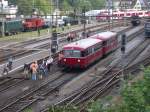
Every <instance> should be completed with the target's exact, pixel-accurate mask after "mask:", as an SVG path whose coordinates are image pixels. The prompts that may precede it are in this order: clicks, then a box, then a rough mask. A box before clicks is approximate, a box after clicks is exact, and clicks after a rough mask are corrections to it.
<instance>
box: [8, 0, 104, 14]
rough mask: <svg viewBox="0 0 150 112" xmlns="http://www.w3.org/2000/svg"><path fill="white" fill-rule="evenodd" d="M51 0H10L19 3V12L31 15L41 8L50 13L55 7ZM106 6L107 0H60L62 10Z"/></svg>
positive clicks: (43, 11)
mask: <svg viewBox="0 0 150 112" xmlns="http://www.w3.org/2000/svg"><path fill="white" fill-rule="evenodd" d="M50 1H51V0H9V3H10V4H14V5H18V8H19V14H24V15H30V14H31V13H32V9H33V8H35V9H39V13H43V14H49V13H50V11H51V9H52V8H54V5H56V4H55V0H53V4H51V3H50ZM104 6H105V0H59V7H60V8H61V10H62V11H73V10H74V9H76V10H80V11H81V10H82V9H83V8H84V7H85V8H86V10H91V9H102V8H104Z"/></svg>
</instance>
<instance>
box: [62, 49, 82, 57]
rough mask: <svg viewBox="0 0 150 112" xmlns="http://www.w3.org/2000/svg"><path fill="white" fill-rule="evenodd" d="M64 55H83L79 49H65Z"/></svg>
mask: <svg viewBox="0 0 150 112" xmlns="http://www.w3.org/2000/svg"><path fill="white" fill-rule="evenodd" d="M63 52H64V57H66V58H69V57H74V58H79V57H81V52H80V51H79V50H64V51H63Z"/></svg>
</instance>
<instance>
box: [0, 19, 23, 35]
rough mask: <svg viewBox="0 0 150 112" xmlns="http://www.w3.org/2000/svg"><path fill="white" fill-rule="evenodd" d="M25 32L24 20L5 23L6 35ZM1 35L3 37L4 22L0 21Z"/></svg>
mask: <svg viewBox="0 0 150 112" xmlns="http://www.w3.org/2000/svg"><path fill="white" fill-rule="evenodd" d="M22 31H23V25H22V20H6V21H4V34H5V35H14V34H17V33H19V32H22ZM0 34H1V35H2V21H0Z"/></svg>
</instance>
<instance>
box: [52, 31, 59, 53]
mask: <svg viewBox="0 0 150 112" xmlns="http://www.w3.org/2000/svg"><path fill="white" fill-rule="evenodd" d="M57 50H58V39H57V32H56V30H54V31H52V38H51V52H52V53H56V51H57Z"/></svg>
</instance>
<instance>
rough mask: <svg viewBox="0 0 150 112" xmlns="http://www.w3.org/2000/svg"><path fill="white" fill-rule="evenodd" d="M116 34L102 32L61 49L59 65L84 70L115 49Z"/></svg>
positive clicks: (116, 42)
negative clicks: (61, 56) (61, 55)
mask: <svg viewBox="0 0 150 112" xmlns="http://www.w3.org/2000/svg"><path fill="white" fill-rule="evenodd" d="M117 44H118V39H117V33H114V32H102V33H99V34H96V35H94V36H91V37H89V38H87V39H82V40H79V41H76V42H73V43H70V44H68V45H65V46H64V47H63V55H64V57H63V58H62V60H61V64H62V65H64V66H66V67H70V68H86V67H87V66H89V65H90V64H91V63H93V62H95V61H96V60H98V59H100V58H101V57H103V56H104V55H105V54H107V53H109V52H111V51H113V50H114V49H116V48H117Z"/></svg>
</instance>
